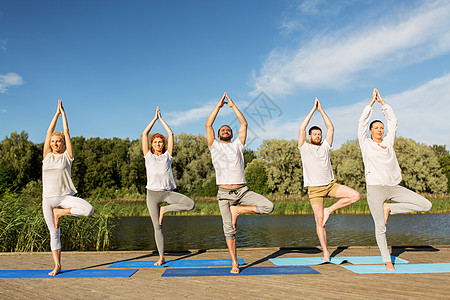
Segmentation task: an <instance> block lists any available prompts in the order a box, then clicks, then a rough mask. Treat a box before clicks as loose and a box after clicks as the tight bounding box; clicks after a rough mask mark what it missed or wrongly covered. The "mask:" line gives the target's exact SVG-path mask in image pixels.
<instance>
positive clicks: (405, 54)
mask: <svg viewBox="0 0 450 300" xmlns="http://www.w3.org/2000/svg"><path fill="white" fill-rule="evenodd" d="M308 9H310V10H313V8H308ZM391 19H392V20H394V21H391ZM395 20H396V21H395ZM377 24H381V25H378V26H376V27H370V25H369V26H368V27H363V26H359V27H357V28H356V29H355V28H345V29H344V30H341V31H339V32H331V33H328V34H324V35H321V36H316V37H315V38H313V39H312V40H310V41H308V42H306V43H303V44H301V45H300V47H299V48H297V49H293V50H292V49H287V50H286V49H274V50H273V51H272V52H271V53H270V54H269V56H268V58H267V59H266V61H265V62H264V65H263V67H262V68H261V70H260V71H259V72H258V73H255V72H254V73H253V86H254V89H255V91H254V92H253V93H256V92H257V91H264V92H266V93H268V94H270V95H272V96H277V95H286V94H291V93H293V92H294V91H295V90H296V89H297V88H301V87H307V88H311V87H331V88H339V87H341V86H344V85H345V84H348V83H349V82H350V81H351V80H352V79H353V77H354V76H356V75H357V73H358V72H361V71H366V70H379V69H378V67H379V66H380V65H381V64H382V65H383V69H384V71H387V70H388V69H389V68H390V69H396V68H398V67H401V66H405V65H409V64H412V63H417V62H421V61H424V60H427V59H430V58H433V57H436V56H439V55H442V54H445V53H448V52H449V51H450V2H448V1H436V2H433V3H429V2H427V3H426V4H425V5H424V6H422V7H419V8H418V9H416V10H414V11H413V12H410V13H409V15H407V16H405V17H403V18H402V16H397V17H395V18H394V17H392V16H390V18H389V19H386V20H384V21H383V22H379V23H377ZM285 26H288V25H285ZM289 26H291V27H292V26H293V25H292V24H289Z"/></svg>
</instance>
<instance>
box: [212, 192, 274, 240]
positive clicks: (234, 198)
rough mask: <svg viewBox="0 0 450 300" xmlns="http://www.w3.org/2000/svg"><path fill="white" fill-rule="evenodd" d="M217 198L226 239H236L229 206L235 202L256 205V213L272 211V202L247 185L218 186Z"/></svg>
mask: <svg viewBox="0 0 450 300" xmlns="http://www.w3.org/2000/svg"><path fill="white" fill-rule="evenodd" d="M217 200H218V201H219V208H220V214H221V215H222V225H223V233H224V234H225V238H226V239H227V240H234V239H236V229H234V228H233V224H232V223H233V222H232V219H231V211H230V206H232V205H237V204H240V205H244V206H256V213H257V214H270V213H271V212H272V211H273V203H272V202H271V201H270V200H269V199H267V198H266V197H264V196H261V195H260V194H258V193H255V192H253V191H251V190H250V189H249V188H248V187H247V186H242V187H240V188H237V189H226V188H223V187H220V186H219V191H218V192H217Z"/></svg>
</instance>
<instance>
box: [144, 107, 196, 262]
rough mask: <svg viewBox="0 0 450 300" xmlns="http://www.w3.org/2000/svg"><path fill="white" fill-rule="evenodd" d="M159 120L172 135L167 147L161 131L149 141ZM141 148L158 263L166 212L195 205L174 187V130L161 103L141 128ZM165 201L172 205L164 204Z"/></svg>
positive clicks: (161, 249) (182, 209)
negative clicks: (168, 123) (161, 107)
mask: <svg viewBox="0 0 450 300" xmlns="http://www.w3.org/2000/svg"><path fill="white" fill-rule="evenodd" d="M156 120H160V121H161V123H162V125H163V126H164V129H165V130H166V132H167V135H168V137H169V140H168V142H167V150H166V139H165V137H164V136H163V135H162V134H159V133H155V134H153V136H152V138H151V141H150V144H151V149H150V148H149V143H148V134H149V132H150V130H151V129H152V127H153V125H154V124H155V122H156ZM150 150H151V151H150ZM142 152H143V153H144V158H145V168H146V170H147V186H146V188H147V207H148V210H149V212H150V217H151V219H152V223H153V229H154V232H155V241H156V247H157V248H158V252H159V259H158V261H157V262H155V266H160V265H162V264H164V262H165V259H164V235H163V230H162V223H163V216H164V213H166V212H171V211H188V210H191V209H193V208H194V205H195V203H194V201H193V200H192V199H190V198H188V197H186V196H185V195H182V194H180V193H176V192H174V191H173V190H174V189H175V188H176V185H175V179H174V178H173V173H172V164H171V160H172V152H173V132H172V130H171V129H170V127H169V125H167V123H166V122H165V121H164V120H163V118H162V117H161V113H160V111H159V106H158V107H157V108H156V113H155V117H154V118H153V120H152V121H151V122H150V123H149V124H148V126H147V127H146V128H145V129H144V131H143V132H142ZM163 202H165V203H168V204H169V205H167V206H161V204H162V203H163Z"/></svg>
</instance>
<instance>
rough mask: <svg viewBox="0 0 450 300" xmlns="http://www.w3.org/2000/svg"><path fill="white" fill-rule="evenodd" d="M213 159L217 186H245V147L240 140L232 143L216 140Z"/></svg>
mask: <svg viewBox="0 0 450 300" xmlns="http://www.w3.org/2000/svg"><path fill="white" fill-rule="evenodd" d="M209 151H211V159H212V163H213V166H214V169H215V171H216V184H217V185H221V184H245V183H246V182H245V172H244V154H243V151H244V145H242V143H241V141H240V140H239V139H236V140H234V142H232V143H221V142H219V141H217V140H214V142H213V144H212V145H211V147H209Z"/></svg>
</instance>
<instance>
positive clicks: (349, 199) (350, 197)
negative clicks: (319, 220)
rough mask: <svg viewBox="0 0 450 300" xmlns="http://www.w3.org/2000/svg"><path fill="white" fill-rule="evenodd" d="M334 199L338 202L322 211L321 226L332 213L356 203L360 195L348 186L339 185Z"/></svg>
mask: <svg viewBox="0 0 450 300" xmlns="http://www.w3.org/2000/svg"><path fill="white" fill-rule="evenodd" d="M336 198H338V199H339V200H338V201H336V202H335V203H334V204H333V205H331V206H330V207H327V208H325V209H324V211H323V226H325V224H326V223H327V220H328V218H329V217H330V215H331V214H332V213H333V211H335V210H338V209H340V208H343V207H346V206H349V205H351V204H353V203H355V202H358V201H359V199H360V198H361V195H360V194H359V193H358V192H357V191H356V190H354V189H352V188H350V187H348V186H345V185H341V186H339V188H338V189H337V191H336Z"/></svg>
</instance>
